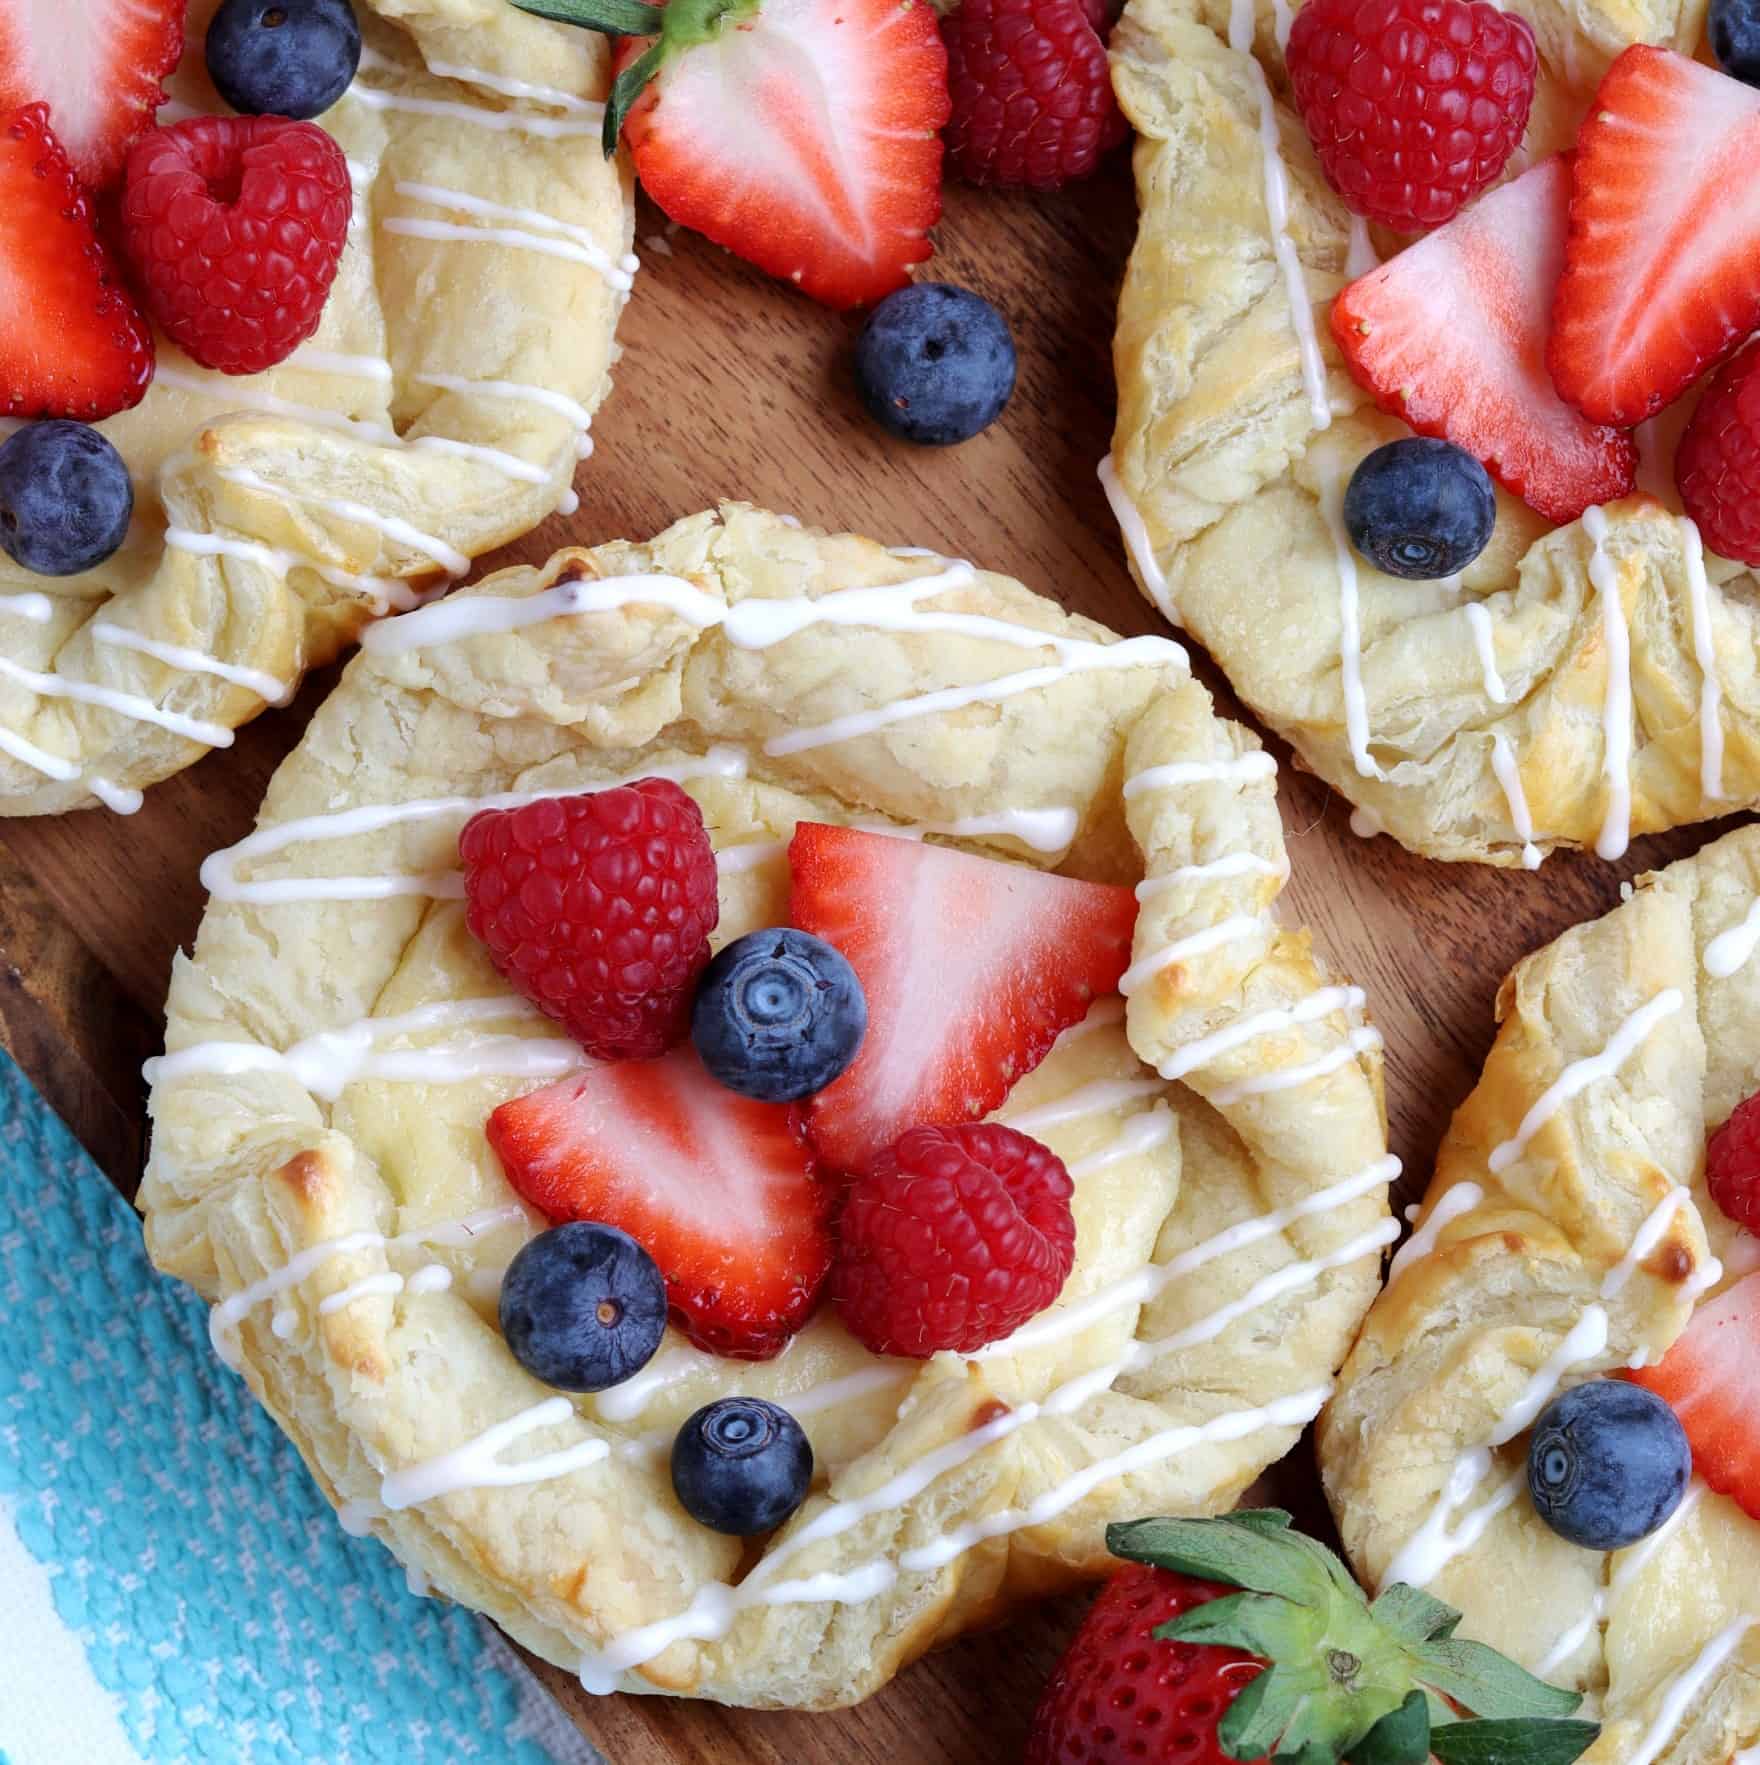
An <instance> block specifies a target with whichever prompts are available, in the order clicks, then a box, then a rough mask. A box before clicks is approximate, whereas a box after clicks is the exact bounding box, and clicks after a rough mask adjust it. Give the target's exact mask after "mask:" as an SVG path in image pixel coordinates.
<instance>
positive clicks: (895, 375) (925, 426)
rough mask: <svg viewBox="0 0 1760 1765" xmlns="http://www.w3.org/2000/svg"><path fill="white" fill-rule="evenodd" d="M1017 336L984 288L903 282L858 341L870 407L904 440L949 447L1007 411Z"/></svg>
mask: <svg viewBox="0 0 1760 1765" xmlns="http://www.w3.org/2000/svg"><path fill="white" fill-rule="evenodd" d="M1014 373H1015V359H1014V339H1013V338H1012V337H1011V336H1010V335H1009V334H1008V322H1007V321H1006V320H1005V319H1004V318H1003V316H1002V314H1001V313H999V312H998V311H997V310H996V308H995V307H993V306H992V305H991V304H990V302H989V301H987V300H985V299H984V298H983V296H982V295H978V294H973V293H972V292H971V291H970V290H969V289H966V288H954V287H952V286H950V285H949V284H948V283H946V282H919V283H918V284H917V285H916V286H915V287H914V288H901V289H900V290H899V291H898V292H897V293H896V294H889V295H887V297H886V298H885V299H884V300H883V301H881V303H880V304H879V305H878V306H877V307H875V309H874V311H873V314H872V315H871V316H870V318H869V320H868V322H867V324H866V325H865V326H863V328H862V334H861V336H860V338H858V339H857V341H856V386H857V389H858V390H859V391H860V393H861V395H862V403H863V404H865V405H866V406H867V407H868V414H869V415H870V416H871V417H873V419H874V421H875V422H877V423H878V424H879V425H880V426H881V428H883V429H885V430H888V431H889V432H890V433H892V434H893V435H896V436H897V437H898V438H899V439H900V440H901V441H914V442H916V443H917V444H918V445H919V446H921V447H950V446H952V445H953V444H954V443H955V442H959V441H969V440H970V439H971V438H972V437H973V436H974V435H976V434H977V433H978V431H979V430H980V429H987V428H989V426H990V425H991V424H992V423H994V422H995V421H996V419H997V418H998V417H999V416H1001V415H1002V408H1003V406H1004V405H1006V404H1007V403H1008V401H1009V398H1010V396H1011V395H1012V394H1013V392H1014Z"/></svg>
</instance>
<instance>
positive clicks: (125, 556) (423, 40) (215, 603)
mask: <svg viewBox="0 0 1760 1765" xmlns="http://www.w3.org/2000/svg"><path fill="white" fill-rule="evenodd" d="M213 9H214V7H213V4H212V0H192V5H191V8H190V16H189V21H188V31H187V37H186V42H187V48H186V51H185V55H184V59H183V63H182V65H181V66H180V67H179V69H178V71H177V73H176V74H175V75H174V76H173V78H172V80H171V81H170V82H169V85H168V90H169V91H170V93H171V94H172V103H171V104H170V105H169V106H168V107H167V109H166V110H165V111H164V112H163V113H162V115H163V116H164V118H165V120H168V121H169V120H175V119H176V118H177V117H179V116H181V115H186V114H192V113H195V112H216V111H223V110H224V108H225V107H224V106H223V105H222V104H221V102H220V100H219V98H218V97H217V96H216V95H215V93H214V91H213V88H212V86H211V85H210V84H209V83H208V80H207V76H206V71H205V67H204V62H203V53H202V43H203V36H204V34H205V31H206V27H207V20H208V17H209V15H210V14H211V13H212V11H213ZM356 10H357V12H359V13H360V14H361V22H362V25H363V29H364V34H365V38H366V44H367V49H366V54H365V57H364V59H363V61H362V64H361V70H360V73H359V76H358V77H357V79H356V81H355V84H354V86H353V87H352V88H351V89H350V91H349V93H348V94H346V95H345V96H344V97H343V99H342V100H341V101H340V102H339V103H338V104H337V105H336V106H335V107H334V109H332V110H331V111H330V112H329V113H328V114H327V115H325V116H324V117H323V118H322V119H321V126H322V127H324V128H325V129H327V130H328V131H329V132H330V133H331V134H332V135H333V136H335V138H336V139H337V141H338V142H339V143H340V144H341V146H342V148H343V150H344V151H345V152H346V153H347V155H348V157H349V162H350V172H351V176H352V177H353V180H354V193H355V220H354V225H353V227H352V229H351V232H350V236H349V242H348V245H347V247H346V249H345V251H344V254H343V259H342V264H341V267H340V269H339V271H338V273H337V279H336V284H335V287H334V289H333V290H332V292H331V295H330V299H329V302H328V304H327V306H326V308H325V312H324V318H323V322H322V324H321V326H320V328H319V330H318V332H317V334H316V336H315V337H314V338H313V339H312V341H311V342H310V343H309V344H307V345H305V346H303V347H302V348H301V349H299V350H298V351H296V352H295V354H294V355H293V356H292V357H291V358H290V359H289V360H288V361H287V362H285V363H283V364H282V365H281V366H279V367H277V368H275V369H273V370H272V371H270V372H269V373H266V374H259V375H253V376H248V377H244V378H229V377H227V376H224V375H219V374H210V373H208V372H206V371H205V370H203V369H201V368H198V367H196V366H195V365H194V364H193V363H191V362H190V361H189V360H188V358H187V357H185V356H184V355H183V354H182V352H181V351H180V350H178V349H177V348H175V347H174V346H173V345H172V344H170V343H169V342H168V341H167V340H166V339H165V338H164V337H160V338H159V340H158V347H159V371H158V375H157V378H156V379H155V381H154V384H153V385H152V387H151V388H150V389H149V390H148V392H147V395H146V398H145V400H144V401H143V402H142V403H141V404H140V405H139V406H137V407H136V408H135V409H134V410H132V411H128V412H125V413H123V414H122V415H121V416H118V417H114V418H112V419H110V420H109V421H107V422H105V423H103V424H101V425H100V427H101V428H102V429H103V430H104V432H105V433H106V434H107V435H108V436H109V437H110V438H111V440H112V441H114V442H115V444H116V446H117V448H118V450H119V451H120V452H121V454H122V457H123V459H124V460H125V461H126V462H127V464H128V467H129V470H130V473H131V474H132V476H133V479H134V485H135V520H134V525H133V527H132V528H131V530H130V533H129V537H128V539H127V541H126V542H125V543H124V545H123V547H122V549H121V550H120V551H118V552H117V553H116V554H115V555H114V556H113V557H112V558H110V559H108V560H107V561H106V562H105V563H103V564H101V565H100V566H98V567H97V568H96V569H94V570H91V571H88V572H86V573H85V574H83V575H80V576H74V577H65V578H58V579H49V578H44V577H40V576H35V575H32V574H30V573H29V572H27V571H24V570H22V569H20V568H19V567H17V566H15V565H14V564H12V563H11V562H10V560H8V559H7V558H5V556H4V555H0V815H45V814H58V813H60V812H62V811H65V810H68V809H77V808H82V807H85V806H87V805H89V804H91V803H93V802H94V801H102V802H104V803H106V804H108V805H109V806H110V807H112V808H122V809H127V808H129V807H138V796H137V795H136V793H138V791H139V790H140V789H141V788H142V787H144V786H146V785H150V784H152V783H154V782H156V781H157V780H159V779H161V778H164V777H166V776H168V775H169V774H171V773H173V772H177V771H180V770H181V769H182V768H183V767H185V766H188V765H190V764H192V763H193V762H194V761H195V760H197V759H199V758H200V757H201V755H202V754H203V753H205V752H206V751H207V750H208V749H209V748H211V747H216V746H224V745H225V744H226V743H228V742H230V741H231V739H232V737H231V731H232V730H234V729H235V728H236V727H237V726H238V725H239V724H241V723H244V722H246V721H247V720H248V719H250V718H251V717H253V716H255V715H256V714H257V713H258V712H259V711H261V710H262V709H263V708H264V706H265V704H269V703H277V702H281V701H282V700H284V699H285V698H286V697H288V696H290V695H291V693H292V692H293V690H294V688H295V687H296V686H297V685H298V683H299V681H300V679H301V677H302V676H303V674H304V673H305V671H306V670H307V669H309V668H312V667H316V666H318V665H320V664H322V663H323V662H326V661H328V660H329V659H330V658H331V657H332V656H334V655H335V654H336V653H337V652H338V651H339V650H340V649H341V648H343V646H344V645H346V644H347V643H349V642H350V641H351V640H352V639H353V638H354V637H355V636H356V635H357V634H358V632H359V631H360V629H361V627H362V626H363V625H364V624H365V623H366V622H367V621H368V620H369V619H370V618H371V617H372V615H373V614H374V613H376V612H384V611H385V610H386V609H387V608H388V607H391V606H399V605H405V606H407V605H410V604H412V601H413V597H414V593H415V591H416V590H417V589H419V588H421V587H423V586H426V585H432V584H435V583H437V582H442V581H444V579H445V577H446V575H447V574H462V573H463V572H464V570H465V569H467V568H468V566H469V562H470V560H471V559H472V558H473V557H477V556H480V555H482V554H483V553H485V552H488V551H491V550H493V549H494V548H495V547H496V546H499V545H503V544H506V543H507V542H508V541H510V540H513V539H516V538H518V537H519V536H520V535H521V534H524V533H526V532H528V531H529V530H530V529H531V528H533V527H535V526H536V525H537V524H538V523H539V522H540V521H542V520H543V519H544V518H545V517H546V516H548V515H550V514H552V513H554V512H555V511H556V509H557V508H558V507H559V506H562V505H564V504H565V503H566V502H567V501H568V499H569V498H570V497H571V496H572V494H573V493H572V491H571V489H570V486H571V484H572V481H573V478H574V473H575V468H576V464H577V462H578V460H579V458H580V457H581V454H582V452H583V451H584V450H585V449H586V448H587V447H588V446H589V445H590V444H589V443H588V442H587V439H586V426H587V424H588V423H589V422H590V420H591V416H592V413H593V411H594V410H596V409H597V407H598V405H599V403H600V401H601V399H602V398H603V397H604V395H605V393H606V392H607V390H608V389H609V370H610V366H611V361H612V350H613V342H612V339H613V332H614V330H615V327H616V323H617V319H618V316H619V314H620V313H621V311H622V309H623V306H624V303H625V301H626V300H627V298H628V292H627V291H628V288H629V283H630V270H631V265H632V264H633V259H630V258H628V256H627V254H628V252H629V248H630V242H631V238H632V235H633V228H634V207H633V200H632V192H631V189H630V183H629V174H628V170H627V168H626V167H625V166H624V165H622V164H621V163H620V161H611V162H607V161H606V160H605V159H604V157H603V155H602V153H601V152H600V150H599V145H598V138H599V108H600V107H599V100H601V99H602V98H603V96H604V94H605V91H606V89H607V84H608V78H609V74H608V67H609V57H608V52H607V50H606V48H605V46H604V39H603V38H601V37H599V36H598V35H596V34H595V33H593V32H588V31H580V30H571V29H570V28H568V27H566V26H563V25H557V24H551V23H546V22H544V21H542V20H539V19H536V18H533V17H531V16H529V15H528V14H526V13H522V12H520V11H518V10H517V9H516V8H514V7H512V6H509V5H507V4H505V3H504V0H367V4H366V5H363V6H358V7H357V8H356Z"/></svg>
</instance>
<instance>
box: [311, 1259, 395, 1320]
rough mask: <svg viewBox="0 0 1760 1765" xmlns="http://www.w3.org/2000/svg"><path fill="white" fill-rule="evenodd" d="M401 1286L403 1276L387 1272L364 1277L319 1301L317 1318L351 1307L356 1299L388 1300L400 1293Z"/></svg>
mask: <svg viewBox="0 0 1760 1765" xmlns="http://www.w3.org/2000/svg"><path fill="white" fill-rule="evenodd" d="M403 1286H404V1282H403V1276H402V1275H399V1274H395V1273H393V1272H391V1271H389V1270H387V1271H386V1272H385V1273H384V1274H381V1275H367V1276H364V1277H363V1278H362V1279H361V1280H359V1281H356V1282H355V1283H354V1284H353V1285H352V1286H348V1287H344V1288H342V1289H341V1290H340V1291H339V1292H336V1293H332V1294H331V1295H330V1296H329V1297H328V1298H327V1299H321V1300H319V1301H318V1316H319V1317H321V1318H327V1317H330V1316H332V1315H333V1314H334V1313H336V1312H339V1311H341V1310H342V1309H343V1307H344V1306H349V1305H353V1304H354V1302H355V1301H356V1300H357V1299H379V1298H385V1299H388V1298H390V1297H391V1296H392V1295H393V1294H397V1293H401V1292H402V1291H403Z"/></svg>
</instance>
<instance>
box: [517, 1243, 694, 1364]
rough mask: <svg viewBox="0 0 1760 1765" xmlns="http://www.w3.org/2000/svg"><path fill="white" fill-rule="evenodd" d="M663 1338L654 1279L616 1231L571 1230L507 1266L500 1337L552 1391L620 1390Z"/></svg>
mask: <svg viewBox="0 0 1760 1765" xmlns="http://www.w3.org/2000/svg"><path fill="white" fill-rule="evenodd" d="M665 1330H666V1283H665V1281H664V1280H663V1279H662V1278H661V1275H660V1270H659V1268H658V1266H657V1265H656V1264H655V1262H654V1259H653V1257H651V1256H650V1255H649V1254H648V1253H647V1251H645V1250H644V1249H643V1248H642V1247H641V1245H639V1244H638V1243H637V1242H636V1241H635V1239H633V1238H632V1237H630V1236H629V1234H628V1233H627V1232H620V1231H618V1229H617V1228H616V1227H615V1226H604V1225H601V1224H600V1223H599V1222H598V1221H597V1220H571V1221H570V1222H569V1223H568V1224H567V1225H563V1226H555V1227H552V1228H551V1230H550V1231H548V1232H540V1233H539V1234H538V1236H537V1237H536V1238H534V1239H532V1241H531V1242H530V1243H529V1244H527V1245H526V1246H525V1247H524V1248H523V1249H522V1250H521V1251H520V1252H519V1254H518V1255H517V1256H516V1257H514V1259H513V1261H512V1262H510V1263H509V1264H508V1265H507V1274H506V1276H505V1277H504V1279H503V1280H502V1283H501V1334H502V1335H503V1336H505V1337H506V1338H507V1346H508V1347H509V1348H510V1349H511V1350H512V1351H513V1357H514V1359H515V1360H517V1361H518V1362H519V1364H520V1365H521V1366H522V1367H524V1368H525V1370H526V1371H527V1372H528V1373H530V1374H531V1375H532V1377H533V1378H534V1379H542V1380H543V1381H544V1383H545V1384H546V1385H554V1386H555V1387H556V1389H557V1390H558V1391H606V1390H609V1389H610V1387H611V1386H613V1385H621V1384H622V1383H623V1381H624V1380H625V1379H630V1378H633V1377H634V1376H635V1375H636V1374H637V1373H639V1372H640V1371H641V1370H642V1368H643V1367H645V1366H646V1365H647V1364H648V1362H649V1361H651V1360H652V1359H653V1358H654V1351H655V1349H657V1348H658V1347H659V1346H660V1338H661V1336H662V1335H663V1334H664V1333H665Z"/></svg>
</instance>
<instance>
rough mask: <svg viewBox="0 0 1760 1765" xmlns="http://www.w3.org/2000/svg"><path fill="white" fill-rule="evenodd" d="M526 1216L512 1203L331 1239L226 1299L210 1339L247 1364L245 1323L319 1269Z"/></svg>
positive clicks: (212, 1316)
mask: <svg viewBox="0 0 1760 1765" xmlns="http://www.w3.org/2000/svg"><path fill="white" fill-rule="evenodd" d="M525 1217H526V1215H525V1209H524V1208H522V1207H519V1206H517V1205H512V1204H510V1205H509V1206H506V1207H495V1208H488V1209H485V1210H484V1211H483V1212H481V1213H473V1214H468V1215H466V1216H465V1217H464V1218H463V1219H455V1220H438V1221H435V1222H434V1223H432V1224H430V1225H426V1226H414V1227H412V1228H411V1229H410V1230H408V1231H407V1232H401V1233H399V1234H398V1235H397V1236H396V1237H387V1236H386V1235H385V1234H384V1233H383V1232H350V1233H348V1234H347V1235H346V1236H344V1237H341V1238H327V1239H325V1240H324V1242H323V1243H321V1244H314V1245H311V1246H310V1247H309V1248H308V1249H305V1250H302V1251H300V1252H298V1253H297V1254H296V1255H294V1256H292V1257H290V1258H289V1259H288V1260H287V1261H286V1262H284V1263H283V1264H282V1265H281V1266H280V1267H279V1268H274V1269H271V1270H270V1271H269V1272H268V1273H267V1274H266V1275H264V1276H263V1277H262V1278H261V1279H260V1280H256V1281H253V1282H252V1283H251V1284H250V1285H249V1286H248V1287H242V1288H240V1289H239V1291H238V1292H237V1293H234V1294H232V1295H230V1296H229V1297H228V1298H226V1299H223V1300H221V1301H220V1303H219V1304H218V1305H216V1306H215V1307H214V1308H213V1310H212V1311H211V1312H209V1314H208V1338H209V1340H210V1341H211V1342H212V1343H213V1345H214V1352H215V1353H216V1354H217V1355H218V1356H219V1357H220V1359H221V1360H223V1361H224V1362H225V1363H226V1364H227V1366H229V1367H233V1368H237V1367H238V1366H240V1365H242V1357H241V1356H240V1354H239V1350H238V1341H237V1331H238V1326H239V1324H240V1323H242V1322H243V1321H244V1319H245V1317H246V1316H247V1315H248V1314H249V1313H250V1312H251V1311H252V1309H253V1308H255V1307H256V1306H259V1305H262V1304H264V1303H265V1302H266V1301H268V1300H271V1299H279V1298H280V1297H281V1295H282V1294H284V1293H286V1292H288V1291H290V1290H291V1289H292V1288H294V1287H297V1286H299V1284H300V1283H301V1282H302V1281H304V1280H305V1279H306V1278H307V1277H308V1276H309V1275H311V1274H312V1273H313V1272H314V1271H315V1270H317V1269H320V1268H322V1267H323V1266H324V1264H325V1263H327V1262H328V1261H329V1260H330V1259H331V1258H332V1257H333V1256H359V1255H360V1254H362V1253H363V1252H365V1251H370V1250H384V1251H388V1252H389V1251H394V1250H408V1249H414V1248H417V1247H427V1246H432V1245H452V1246H455V1247H456V1246H461V1245H465V1244H469V1243H470V1241H471V1240H472V1239H473V1238H475V1237H478V1236H479V1235H480V1234H482V1233H484V1232H492V1231H494V1230H495V1228H496V1227H497V1226H507V1225H514V1224H516V1223H519V1222H522V1221H524V1219H525Z"/></svg>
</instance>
